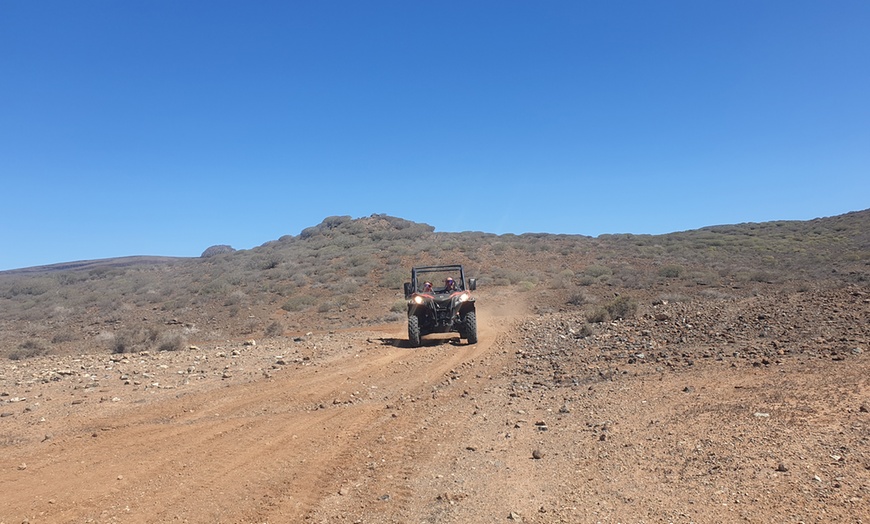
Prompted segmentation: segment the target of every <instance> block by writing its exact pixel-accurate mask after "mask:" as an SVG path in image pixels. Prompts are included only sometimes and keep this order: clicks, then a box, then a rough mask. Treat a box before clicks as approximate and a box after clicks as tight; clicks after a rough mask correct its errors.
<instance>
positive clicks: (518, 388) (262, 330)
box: [0, 212, 870, 524]
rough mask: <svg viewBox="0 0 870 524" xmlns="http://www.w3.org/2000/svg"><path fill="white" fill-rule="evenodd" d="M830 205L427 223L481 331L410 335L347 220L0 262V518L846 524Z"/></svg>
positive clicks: (862, 303) (852, 403) (869, 293)
mask: <svg viewBox="0 0 870 524" xmlns="http://www.w3.org/2000/svg"><path fill="white" fill-rule="evenodd" d="M868 216H870V215H868V214H867V213H866V212H865V213H863V214H862V215H861V216H860V217H859V218H860V220H861V223H866V222H867V218H865V217H868ZM376 218H378V220H380V218H381V217H376ZM852 218H854V217H852ZM324 223H325V224H326V221H325V222H324ZM360 224H362V225H363V226H365V227H363V228H362V229H360ZM842 224H843V221H842V220H840V221H836V220H834V221H832V222H822V223H814V224H812V228H811V229H814V230H816V231H818V233H817V236H816V237H813V236H812V235H810V234H809V233H807V231H804V229H803V228H804V226H803V225H794V224H785V225H771V226H760V227H758V228H755V227H751V226H747V227H736V228H735V229H734V230H733V231H731V230H729V231H727V232H724V233H723V232H719V233H716V235H719V236H715V238H713V237H712V236H704V235H706V233H705V234H704V235H701V234H700V233H699V234H697V235H694V234H691V235H687V236H684V239H688V240H686V242H688V244H685V243H683V242H684V240H680V239H679V238H677V239H675V238H672V237H669V238H656V239H636V238H617V239H604V240H602V239H597V240H596V239H587V238H580V239H574V238H565V237H553V238H549V237H541V236H534V237H529V238H525V237H523V238H504V237H485V236H480V235H471V236H465V237H462V236H459V237H449V236H448V237H439V238H441V240H438V239H437V238H435V240H438V241H439V242H442V244H443V245H440V246H439V248H438V251H437V252H434V251H430V252H426V253H424V255H425V256H422V257H420V258H421V259H422V261H423V262H427V263H431V262H433V261H438V260H441V259H443V258H444V257H449V258H451V261H457V260H458V261H460V262H462V263H465V264H466V265H467V266H469V267H471V268H472V271H473V272H475V273H477V274H479V275H482V278H481V279H480V289H479V291H478V292H477V293H476V296H477V310H478V318H479V320H478V321H479V334H480V340H479V342H478V343H477V344H475V345H468V344H466V343H465V341H464V340H463V341H459V340H458V339H456V338H455V336H454V337H451V336H449V335H432V336H429V337H426V338H424V344H423V347H420V348H410V347H409V346H408V344H407V341H406V337H407V333H406V324H405V322H404V313H403V311H402V301H403V297H402V296H401V295H400V292H399V289H400V282H401V278H402V273H404V269H402V268H406V267H407V266H408V264H410V263H412V261H413V260H415V259H416V258H417V256H418V255H419V253H420V252H422V251H419V252H418V251H415V249H412V248H414V247H415V246H416V245H417V244H411V243H409V244H407V246H406V248H407V249H408V250H409V252H403V253H400V252H393V253H390V252H389V251H390V250H391V249H393V248H394V246H395V239H390V238H387V239H384V238H382V236H383V235H384V234H385V233H384V231H387V232H389V231H391V230H389V228H387V229H377V228H374V229H373V228H372V227H371V224H370V223H367V222H365V221H352V222H347V221H342V222H341V224H339V225H338V226H336V227H335V228H334V229H328V228H325V229H324V231H333V232H334V231H341V228H357V229H354V230H353V231H351V233H347V234H341V235H339V234H336V235H333V236H329V237H328V238H326V237H324V238H322V239H321V237H320V236H318V235H313V236H312V235H310V234H309V235H308V236H307V237H306V236H305V235H303V236H302V237H305V238H302V237H300V238H293V239H289V240H288V239H283V240H282V241H281V242H279V243H278V244H270V245H267V246H265V247H264V248H262V249H258V250H252V251H250V252H244V253H242V252H238V253H227V254H221V255H219V256H218V257H217V258H216V259H211V258H209V259H205V260H204V261H194V262H184V261H182V262H169V263H165V262H160V263H158V262H153V261H152V262H147V261H146V262H145V263H144V264H145V265H144V266H141V265H140V266H131V267H120V266H118V264H116V263H113V265H112V266H111V267H109V268H108V269H107V268H106V267H102V266H100V264H96V266H95V265H94V264H87V265H86V266H87V267H84V268H81V267H78V268H75V267H74V268H66V267H65V268H60V269H58V268H54V269H51V270H33V271H24V272H17V273H11V274H7V275H5V276H4V275H0V277H2V278H0V309H2V310H0V351H2V352H3V353H2V354H3V355H5V357H6V358H4V359H3V360H0V524H20V523H24V522H27V523H31V524H36V523H56V522H70V523H85V522H95V523H106V522H125V523H139V522H142V523H162V522H191V523H200V522H209V523H210V522H233V523H285V522H312V523H332V522H336V523H476V522H482V523H490V522H492V523H498V522H505V523H511V522H527V523H529V522H536V523H551V522H553V523H556V522H564V523H587V522H589V523H593V522H606V523H617V522H621V523H642V522H648V523H652V522H656V523H658V522H674V523H690V522H698V523H706V522H757V523H768V522H784V523H785V522H793V523H798V522H806V523H810V522H819V523H821V522H850V523H860V522H870V412H868V411H870V285H868V279H867V267H868V262H870V258H868V251H870V250H868V249H867V241H866V238H865V237H866V234H865V233H863V231H866V230H867V228H864V227H859V226H857V225H856V226H855V227H853V228H852V229H848V230H846V229H843V228H844V226H843V225H842ZM400 225H401V226H402V228H405V226H404V224H403V223H400ZM829 226H830V227H829ZM766 227H769V230H770V231H782V230H783V228H786V229H789V230H790V231H792V232H794V231H798V232H799V233H789V235H792V234H793V235H794V239H788V238H785V236H782V235H780V237H781V239H780V240H781V243H780V244H776V243H775V242H774V241H773V240H771V239H773V238H774V237H763V238H762V239H761V240H759V239H758V238H757V237H755V236H754V235H755V233H757V232H758V231H766V229H765V228H766ZM402 228H397V231H404V230H406V229H407V228H405V229H402ZM837 228H840V229H837ZM348 231H350V229H348ZM372 231H375V232H376V233H372ZM843 231H847V232H846V233H844V232H843ZM848 231H852V233H851V234H847V233H848ZM750 232H753V233H750ZM835 232H838V233H836V234H835ZM309 233H310V232H309ZM777 234H778V233H777ZM837 234H839V235H840V237H842V238H846V237H848V238H847V239H846V240H842V238H841V239H840V240H837V239H838V238H840V237H837V236H836V235H837ZM433 235H438V234H437V233H433ZM375 237H377V238H375ZM780 237H777V238H780ZM373 238H374V240H372V239H373ZM711 238H713V240H710V239H711ZM738 238H740V239H743V240H740V241H739V242H738V240H735V239H738ZM813 238H816V240H815V241H814V240H813ZM720 239H724V240H720ZM819 239H822V240H819ZM849 239H851V240H849ZM351 240H353V241H354V242H356V243H355V244H353V243H352V242H351ZM472 240H473V241H474V242H476V243H477V248H476V249H475V250H467V249H463V246H462V242H463V241H469V242H471V241H472ZM702 240H703V245H701V244H700V243H699V242H702ZM382 242H386V244H384V243H382ZM712 242H719V243H718V244H714V243H712ZM337 243H338V244H340V243H346V244H348V245H351V247H349V248H347V249H349V250H350V251H348V252H346V253H344V254H342V252H341V251H336V250H335V249H333V248H332V247H331V246H334V245H336V244H337ZM772 245H775V246H778V247H776V249H777V251H775V252H772V251H770V250H769V249H770V246H772ZM276 246H277V247H276ZM282 246H286V247H282ZM354 246H355V247H354ZM361 246H362V247H361ZM457 246H458V247H457ZM759 246H761V247H759ZM795 246H798V247H795ZM813 246H815V247H813ZM279 248H280V249H284V250H285V251H280V252H279V251H277V250H278V249H279ZM362 248H364V249H363V250H362V251H360V249H362ZM714 248H715V249H714ZM276 253H280V254H281V256H280V257H278V256H276ZM300 253H301V254H300ZM325 253H330V255H329V256H328V257H326V256H325ZM415 253H416V254H415ZM789 253H794V254H793V255H789ZM696 254H701V255H703V256H701V255H696ZM294 257H295V258H294ZM379 257H381V258H379ZM693 257H696V258H693ZM215 260H217V262H215ZM306 260H310V262H306ZM149 264H152V265H149ZM165 264H168V265H165ZM185 264H189V266H188V265H185ZM306 264H307V265H306ZM381 266H384V267H387V268H388V269H387V270H383V269H380V268H381ZM187 267H189V268H192V269H184V268H187ZM143 268H144V269H143ZM178 268H181V269H178ZM324 268H326V269H327V270H328V272H327V273H324V272H323V271H324ZM180 271H189V273H187V274H188V275H192V276H183V274H182V273H180ZM232 271H236V273H233V275H235V276H227V275H229V274H230V273H231V272H232ZM393 272H399V274H398V276H394V275H393ZM179 275H182V276H179ZM276 275H277V276H276ZM300 275H302V276H300ZM396 279H398V283H399V285H396V282H392V280H396ZM359 281H361V282H359ZM368 281H377V282H379V283H381V284H385V285H382V286H376V287H371V286H360V287H361V288H362V289H361V290H359V291H353V289H354V286H353V284H355V283H362V284H364V283H365V282H368ZM388 281H389V282H388ZM335 283H338V284H337V285H336V286H335V287H334V288H333V287H331V286H333V284H335ZM386 284H389V285H386ZM351 291H352V292H351ZM270 297H277V298H270ZM397 304H398V305H397ZM161 329H162V330H165V331H164V332H161V331H159V330H161Z"/></svg>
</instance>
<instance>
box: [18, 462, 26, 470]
mask: <svg viewBox="0 0 870 524" xmlns="http://www.w3.org/2000/svg"><path fill="white" fill-rule="evenodd" d="M25 469H27V464H24V463H23V462H22V463H21V464H19V465H18V471H24V470H25Z"/></svg>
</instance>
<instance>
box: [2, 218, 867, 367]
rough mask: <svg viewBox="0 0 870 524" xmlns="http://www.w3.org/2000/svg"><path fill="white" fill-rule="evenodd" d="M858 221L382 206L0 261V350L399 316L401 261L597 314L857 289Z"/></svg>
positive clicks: (179, 343)
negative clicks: (260, 227) (555, 215)
mask: <svg viewBox="0 0 870 524" xmlns="http://www.w3.org/2000/svg"><path fill="white" fill-rule="evenodd" d="M868 231H870V210H867V211H861V212H855V213H849V214H846V215H841V216H837V217H830V218H821V219H816V220H811V221H802V222H769V223H762V224H738V225H731V226H716V227H710V228H704V229H700V230H696V231H686V232H680V233H673V234H669V235H630V234H626V235H602V236H600V237H597V238H591V237H585V236H576V235H549V234H523V235H511V234H508V235H493V234H488V233H481V232H463V233H441V232H436V231H435V230H434V228H433V227H432V226H429V225H426V224H418V223H414V222H410V221H407V220H404V219H401V218H396V217H390V216H385V215H372V216H370V217H364V218H359V219H351V218H350V217H329V218H327V219H325V220H324V221H323V222H321V223H320V224H318V225H316V226H313V227H310V228H307V229H305V230H303V231H302V232H301V233H300V234H299V235H296V236H294V235H287V236H284V237H281V238H279V239H277V240H274V241H270V242H267V243H265V244H263V245H262V246H259V247H256V248H254V249H250V250H234V249H232V248H231V247H230V246H212V247H210V248H207V249H205V250H204V252H203V256H202V257H199V258H195V259H166V258H149V257H131V258H126V259H112V260H96V261H86V262H76V263H64V264H57V265H53V266H45V267H39V268H27V269H23V270H16V271H6V272H0V356H2V357H9V358H15V359H19V358H27V357H28V356H34V355H40V354H53V353H81V352H104V351H109V352H115V353H124V352H129V351H134V350H142V349H157V350H160V349H162V350H173V349H178V348H180V347H183V346H185V345H186V344H189V343H195V342H197V341H214V340H226V339H243V338H250V337H253V336H257V337H274V336H281V335H292V334H294V333H299V332H307V331H309V330H332V329H339V328H347V327H354V326H361V325H371V324H376V323H381V322H385V321H393V320H397V319H400V318H401V316H402V308H403V306H402V300H401V299H402V297H401V296H400V290H401V285H402V282H403V281H404V280H405V279H407V274H408V268H409V267H410V266H411V265H413V264H430V263H439V262H444V261H447V262H451V263H453V262H458V263H462V264H465V265H466V267H467V268H468V270H469V273H470V274H471V275H474V276H476V277H477V278H478V279H479V282H480V283H481V285H482V286H489V287H508V288H512V289H514V290H516V291H517V292H519V293H522V294H523V295H522V296H523V297H525V298H524V300H527V301H530V302H533V303H535V304H537V305H538V306H539V307H543V308H550V309H560V308H563V307H566V306H568V305H570V304H575V305H576V304H580V305H581V306H582V307H583V308H585V309H586V311H584V314H583V316H584V317H585V318H586V319H587V322H592V323H595V322H600V321H602V320H605V319H606V318H609V317H610V316H613V312H612V311H611V312H607V311H606V308H605V306H607V305H608V304H609V303H610V302H612V299H613V297H614V296H615V295H617V294H622V295H623V296H625V297H627V301H626V302H625V303H624V304H623V307H628V308H629V310H630V309H631V308H632V307H636V305H637V304H645V303H647V302H650V301H653V300H669V301H670V302H680V301H682V300H683V299H685V298H686V297H692V296H699V295H702V296H707V297H724V298H727V297H736V296H748V295H752V294H753V293H756V292H758V291H759V290H767V289H779V290H784V291H789V290H808V289H811V288H812V289H815V288H818V287H822V288H828V287H837V286H841V285H847V284H858V285H862V284H864V285H866V282H868V279H870V266H868V264H870V238H868V235H870V233H868ZM632 314H633V312H632ZM616 315H617V316H618V315H619V313H618V312H617V313H616Z"/></svg>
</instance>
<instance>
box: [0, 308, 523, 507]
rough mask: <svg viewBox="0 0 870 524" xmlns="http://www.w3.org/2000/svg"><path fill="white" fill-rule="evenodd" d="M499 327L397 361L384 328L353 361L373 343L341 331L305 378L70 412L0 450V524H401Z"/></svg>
mask: <svg viewBox="0 0 870 524" xmlns="http://www.w3.org/2000/svg"><path fill="white" fill-rule="evenodd" d="M505 320H506V317H502V318H501V319H500V321H499V322H498V323H496V322H493V321H492V317H491V316H490V318H487V316H486V314H484V315H482V317H481V326H480V342H479V343H478V344H477V345H475V346H466V345H464V344H462V345H457V344H454V343H453V342H451V341H448V340H444V339H438V338H435V339H431V340H428V341H427V342H426V344H425V345H424V347H422V348H419V349H416V350H411V349H407V348H405V347H401V346H402V344H400V343H399V342H398V341H399V340H401V339H403V338H404V327H403V326H396V327H395V328H393V329H392V331H393V332H392V333H390V334H389V335H390V336H387V337H382V338H381V339H380V343H379V344H378V345H377V347H376V348H375V349H368V350H367V351H365V352H359V351H358V349H357V348H359V347H360V346H361V345H366V341H368V342H371V341H372V335H371V333H370V332H369V333H366V332H360V333H346V334H344V336H345V337H347V344H346V350H345V351H342V352H340V353H338V354H335V355H332V357H331V358H329V359H328V360H325V361H323V362H319V363H318V364H317V365H315V366H309V367H298V368H296V369H292V370H287V371H285V372H282V373H277V374H275V375H273V376H272V377H270V378H265V377H264V378H262V379H259V380H255V381H252V382H247V383H242V384H238V383H232V382H230V383H228V384H227V385H226V386H224V387H217V388H214V387H211V388H205V389H203V390H201V391H200V390H196V389H193V390H190V389H188V390H185V392H183V393H180V394H178V395H177V396H176V397H174V398H167V399H163V400H159V401H154V402H145V403H142V404H136V405H131V406H129V407H126V408H124V409H122V410H120V411H117V408H115V409H116V412H115V413H112V414H111V416H107V415H106V413H104V412H103V411H101V410H100V409H94V410H90V411H86V412H82V413H80V414H75V413H73V414H71V415H70V416H69V417H68V418H67V419H66V420H65V421H64V426H65V430H64V431H63V433H62V435H60V436H56V437H55V438H52V439H51V440H48V441H45V442H35V441H31V442H30V443H29V444H28V445H24V446H17V447H10V448H6V450H5V451H6V453H4V457H3V458H2V459H0V489H2V493H3V495H2V498H3V504H2V509H0V521H2V522H5V523H11V522H22V521H26V520H29V521H30V522H88V521H93V522H112V521H119V522H169V521H189V522H296V521H300V520H303V519H305V518H308V519H314V520H323V521H334V520H343V519H344V518H350V516H349V513H348V512H349V511H350V510H351V508H352V509H353V512H354V513H359V512H360V511H362V512H363V513H364V514H366V515H369V520H367V521H371V518H372V517H373V516H376V515H377V514H378V512H379V510H378V508H379V507H380V508H383V509H385V510H386V511H382V512H381V513H383V515H382V516H383V518H384V519H385V521H390V522H397V521H400V520H402V519H403V518H404V517H405V516H408V515H407V513H408V511H407V508H409V507H411V506H412V505H411V504H409V502H410V499H412V498H413V497H414V496H415V494H414V487H413V485H412V484H413V482H412V481H413V480H414V476H415V475H416V474H417V470H418V469H419V468H418V465H419V464H420V463H424V462H425V461H426V460H428V458H430V457H431V456H432V455H433V454H434V453H436V452H437V450H438V445H439V443H438V442H437V441H433V440H432V439H431V438H429V437H428V435H427V434H428V433H430V427H438V426H441V425H442V424H441V423H440V422H439V420H441V419H444V418H449V417H451V413H450V412H449V410H444V409H442V408H443V406H441V405H440V404H438V402H437V399H438V396H439V389H440V388H442V387H444V385H445V384H449V383H450V378H449V377H450V373H451V370H453V372H454V373H455V370H456V369H460V368H462V367H463V366H470V365H473V364H474V362H475V361H477V360H480V359H481V358H482V357H484V356H486V355H488V354H489V353H490V352H491V351H492V348H493V347H494V341H495V339H496V336H497V334H498V332H499V329H500V327H499V326H502V325H504V321H505ZM368 345H369V346H371V344H368ZM445 377H447V378H445ZM445 381H446V382H445ZM104 393H105V394H106V395H111V394H112V392H111V391H105V390H104ZM351 521H353V520H351Z"/></svg>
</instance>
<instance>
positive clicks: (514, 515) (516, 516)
mask: <svg viewBox="0 0 870 524" xmlns="http://www.w3.org/2000/svg"><path fill="white" fill-rule="evenodd" d="M508 520H516V521H518V522H521V521H522V520H523V517H522V516H520V514H519V513H517V512H515V511H511V512H510V513H508Z"/></svg>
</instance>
